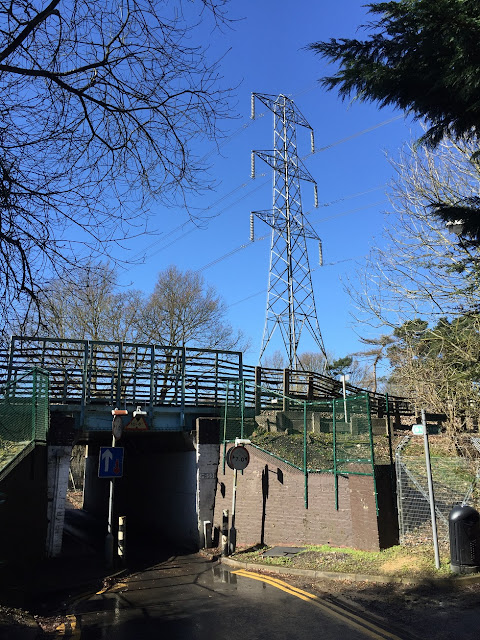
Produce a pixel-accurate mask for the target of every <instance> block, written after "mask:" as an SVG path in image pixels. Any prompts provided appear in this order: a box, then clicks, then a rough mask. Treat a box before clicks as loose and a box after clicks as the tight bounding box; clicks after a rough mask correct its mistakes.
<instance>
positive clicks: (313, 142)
mask: <svg viewBox="0 0 480 640" xmlns="http://www.w3.org/2000/svg"><path fill="white" fill-rule="evenodd" d="M310 146H311V148H312V153H315V137H314V135H313V129H310Z"/></svg>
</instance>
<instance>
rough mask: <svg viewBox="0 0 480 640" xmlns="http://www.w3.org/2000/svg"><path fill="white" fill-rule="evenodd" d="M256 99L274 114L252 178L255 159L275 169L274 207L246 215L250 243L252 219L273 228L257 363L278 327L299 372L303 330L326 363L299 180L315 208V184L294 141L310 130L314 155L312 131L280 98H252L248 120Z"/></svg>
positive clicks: (312, 235)
mask: <svg viewBox="0 0 480 640" xmlns="http://www.w3.org/2000/svg"><path fill="white" fill-rule="evenodd" d="M256 99H257V100H260V102H262V103H263V104H264V105H265V106H266V107H268V108H269V109H270V110H271V111H272V112H273V142H274V149H273V151H252V178H254V177H255V157H256V156H257V157H259V158H261V159H262V160H263V161H264V162H266V163H267V164H268V165H269V166H270V167H271V168H272V169H273V208H272V209H271V210H266V211H253V212H252V213H251V215H250V239H251V240H254V230H253V220H254V216H256V217H257V218H259V219H260V220H263V222H266V223H267V224H268V225H270V226H271V227H272V238H271V246H270V272H269V279H268V294H267V310H266V315H265V328H264V331H263V339H262V348H261V351H260V358H259V360H260V361H261V359H262V356H263V354H264V352H265V349H266V347H267V345H268V343H269V342H270V339H271V338H272V336H273V334H274V332H275V329H276V328H277V327H278V328H279V330H280V332H281V335H282V338H283V342H284V345H285V350H286V352H287V355H288V366H289V368H301V367H300V363H299V359H298V353H297V349H298V344H299V340H300V337H301V334H302V331H303V329H304V328H305V327H306V328H307V330H308V331H309V333H310V334H311V336H312V338H313V339H314V341H315V342H316V344H317V346H318V347H319V349H320V351H321V353H322V354H323V355H324V356H325V359H326V352H325V347H324V344H323V339H322V334H321V332H320V326H319V324H318V317H317V310H316V307H315V299H314V295H313V287H312V278H311V273H310V265H309V261H308V252H307V242H306V240H307V238H309V239H313V240H317V241H318V243H319V256H320V264H321V261H322V250H321V241H320V238H319V236H318V235H317V233H316V231H315V230H314V229H313V227H312V226H311V225H310V224H309V223H308V222H307V221H306V219H305V217H304V215H303V212H302V200H301V193H300V180H307V181H308V182H312V183H313V185H314V195H315V206H318V196H317V185H316V183H315V180H314V179H313V178H312V176H311V175H310V173H309V172H308V171H307V169H306V168H305V166H304V165H303V163H302V161H301V160H300V158H299V157H298V154H297V141H296V137H297V136H296V127H297V125H299V126H302V127H306V128H307V129H309V130H310V134H311V145H312V153H313V152H314V141H313V129H312V127H311V126H310V125H309V124H308V122H307V120H306V119H305V118H304V117H303V115H302V114H301V113H300V111H299V110H298V109H297V108H296V106H295V104H294V103H293V101H292V100H291V99H290V98H287V96H284V95H279V96H270V95H266V94H260V93H254V94H252V114H251V117H252V119H254V118H255V100H256Z"/></svg>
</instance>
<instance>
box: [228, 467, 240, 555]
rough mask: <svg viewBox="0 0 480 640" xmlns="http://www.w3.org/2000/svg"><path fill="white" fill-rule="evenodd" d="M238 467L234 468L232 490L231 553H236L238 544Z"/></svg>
mask: <svg viewBox="0 0 480 640" xmlns="http://www.w3.org/2000/svg"><path fill="white" fill-rule="evenodd" d="M237 474H238V471H237V469H234V470H233V492H232V526H231V528H230V541H229V555H230V554H232V553H235V548H236V546H237V530H236V529H235V507H236V506H237Z"/></svg>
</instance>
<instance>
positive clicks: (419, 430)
mask: <svg viewBox="0 0 480 640" xmlns="http://www.w3.org/2000/svg"><path fill="white" fill-rule="evenodd" d="M412 433H413V435H415V436H422V435H423V446H424V449H425V465H426V467H427V481H428V499H429V503H430V518H431V521H432V534H433V550H434V554H435V567H436V568H437V569H440V554H439V551H438V535H437V516H436V513H435V495H434V493H433V481H432V466H431V461H430V446H429V444H428V428H427V420H426V414H425V409H422V424H414V425H413V427H412Z"/></svg>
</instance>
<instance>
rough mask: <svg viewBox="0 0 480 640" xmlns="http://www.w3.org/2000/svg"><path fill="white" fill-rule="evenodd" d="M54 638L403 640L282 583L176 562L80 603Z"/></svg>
mask: <svg viewBox="0 0 480 640" xmlns="http://www.w3.org/2000/svg"><path fill="white" fill-rule="evenodd" d="M57 633H59V634H60V635H64V637H71V638H76V639H77V640H132V639H135V640H144V639H145V640H147V639H148V640H150V639H157V638H168V640H267V639H268V640H270V639H272V638H274V639H275V640H282V639H285V640H287V639H288V640H292V639H298V640H311V639H312V638H315V637H321V638H322V640H338V639H341V640H366V639H369V638H370V639H374V640H400V639H401V640H405V638H406V637H407V636H405V635H399V634H398V632H394V631H393V630H388V629H385V628H382V627H381V626H379V624H378V622H375V621H373V620H371V619H368V618H367V617H366V616H365V615H361V614H359V613H358V612H353V611H351V610H350V611H349V610H348V609H345V608H343V607H342V606H338V605H337V604H335V603H334V602H333V601H332V600H330V599H324V598H321V597H318V596H315V595H314V594H313V593H311V592H308V591H306V590H303V589H299V588H296V587H293V586H290V584H289V583H288V582H285V581H283V580H279V579H278V578H274V577H272V576H267V575H261V574H259V573H254V572H246V571H242V570H235V569H228V568H226V567H224V566H222V565H215V564H213V563H212V562H209V561H206V560H205V559H203V558H202V557H201V556H197V555H194V556H181V557H176V558H174V559H171V560H169V561H168V562H165V563H162V564H159V565H156V566H154V567H152V568H150V569H147V570H145V571H141V572H139V573H137V574H134V575H132V576H129V577H128V578H127V579H126V580H125V582H119V583H117V584H116V585H114V586H113V587H112V588H110V589H107V590H102V591H100V592H98V593H97V594H95V595H93V596H91V597H89V598H86V599H83V600H81V601H78V602H77V603H76V604H75V605H74V606H73V608H72V609H71V611H70V613H69V614H68V616H67V618H66V619H65V620H64V622H63V625H61V628H59V629H58V631H57Z"/></svg>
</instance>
